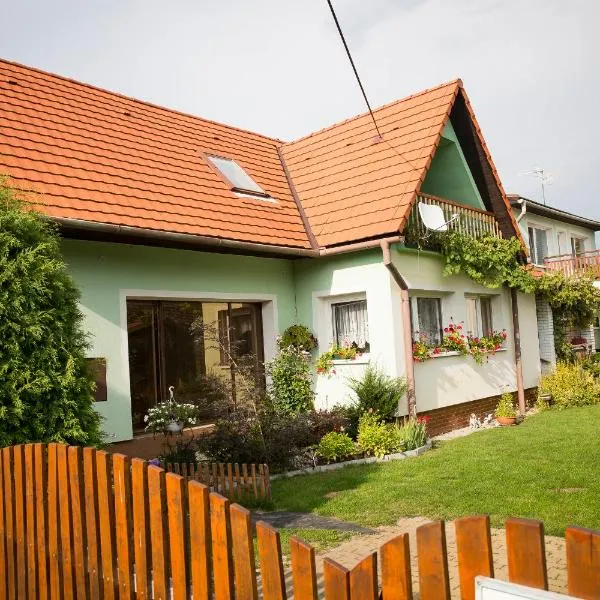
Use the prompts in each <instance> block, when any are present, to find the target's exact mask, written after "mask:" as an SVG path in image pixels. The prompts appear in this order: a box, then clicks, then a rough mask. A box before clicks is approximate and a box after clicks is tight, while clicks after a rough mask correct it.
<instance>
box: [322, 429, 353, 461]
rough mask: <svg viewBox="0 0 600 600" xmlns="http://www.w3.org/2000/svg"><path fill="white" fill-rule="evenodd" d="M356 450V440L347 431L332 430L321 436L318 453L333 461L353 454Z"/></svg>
mask: <svg viewBox="0 0 600 600" xmlns="http://www.w3.org/2000/svg"><path fill="white" fill-rule="evenodd" d="M355 452H356V446H355V445H354V442H353V441H352V439H351V438H350V436H348V434H346V433H338V432H337V431H330V432H329V433H327V434H326V435H324V436H323V437H322V438H321V441H320V442H319V446H318V447H317V455H318V456H320V457H321V458H324V459H325V460H326V461H328V462H331V461H335V460H339V459H340V458H346V457H347V456H352V455H353V454H354V453H355Z"/></svg>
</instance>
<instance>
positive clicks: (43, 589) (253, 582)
mask: <svg viewBox="0 0 600 600" xmlns="http://www.w3.org/2000/svg"><path fill="white" fill-rule="evenodd" d="M0 458H1V460H0V517H1V518H0V527H1V529H0V600H4V599H6V598H9V599H11V600H12V599H14V598H19V599H38V598H39V599H42V600H46V599H48V598H49V599H51V600H54V599H60V600H63V599H64V600H70V599H73V598H77V599H78V600H79V599H82V600H88V599H90V600H91V599H97V598H102V599H103V600H113V599H115V598H119V599H128V600H129V599H132V598H139V599H151V598H154V599H160V600H166V599H170V598H173V600H188V599H190V598H193V600H209V599H212V598H214V599H215V600H257V599H258V597H259V595H260V596H261V597H263V598H265V600H285V599H286V595H287V591H286V577H285V575H286V574H285V572H284V567H283V561H282V554H281V544H280V539H279V534H278V532H277V531H276V530H275V529H273V528H272V527H270V526H269V525H267V524H265V523H260V522H259V523H257V524H256V536H257V542H258V544H257V547H258V573H257V568H256V563H255V556H254V544H253V526H252V523H251V520H250V513H249V511H248V510H246V509H245V508H243V507H241V506H239V505H237V504H230V501H229V500H228V499H227V498H225V497H224V496H222V495H220V494H217V493H215V492H213V493H211V492H209V488H208V487H207V486H205V485H203V484H202V483H200V482H198V481H196V480H193V479H192V480H188V481H186V479H185V478H184V477H182V476H181V475H177V474H176V473H166V472H165V471H164V470H163V469H161V468H160V467H157V466H154V465H148V464H147V463H146V462H144V461H143V460H140V459H135V458H134V459H131V460H130V459H129V458H127V457H126V456H124V455H121V454H109V453H107V452H104V451H100V450H95V449H92V448H79V447H68V446H65V445H60V444H48V445H44V444H28V445H24V446H13V447H8V448H4V449H2V450H1V452H0ZM455 525H456V547H457V555H458V569H459V579H460V595H461V598H462V599H463V600H473V599H474V593H475V590H474V581H475V577H476V576H477V575H486V576H493V573H494V564H493V559H492V549H491V535H490V524H489V519H488V518H487V517H484V516H480V517H466V518H462V519H458V520H457V521H456V522H455ZM506 546H507V557H508V574H509V578H510V580H511V581H513V582H516V583H520V584H524V585H528V586H531V587H535V588H540V589H545V588H547V586H548V577H547V572H546V560H545V553H544V534H543V526H542V524H541V523H540V522H538V521H531V520H524V519H509V520H508V521H507V523H506ZM566 553H567V568H568V578H567V579H568V590H569V593H570V594H571V595H573V596H577V597H579V598H600V533H597V532H593V531H590V530H587V529H580V528H575V527H572V528H569V529H568V530H567V532H566ZM380 556H381V572H380V574H381V595H382V597H383V599H384V600H410V599H411V598H412V579H411V566H410V564H411V563H410V551H409V541H408V535H406V534H404V535H401V536H399V537H397V538H395V539H393V540H391V541H389V542H387V543H386V544H385V545H384V546H383V547H382V548H381V553H380ZM417 563H418V571H419V573H418V580H419V595H420V598H421V600H448V599H449V598H450V586H449V572H448V561H447V552H446V539H445V527H444V523H443V522H441V521H435V522H432V523H429V524H426V525H423V526H421V527H420V528H419V529H418V530H417ZM290 569H291V585H292V586H293V597H294V599H295V600H316V598H317V593H318V592H317V574H316V573H317V571H316V565H315V551H314V549H313V548H311V546H309V545H308V544H305V543H304V542H302V541H301V540H299V539H296V538H292V540H291V567H290ZM323 569H324V573H323V583H324V594H325V598H326V600H378V599H379V597H380V595H379V594H380V587H379V580H378V567H377V554H376V553H373V554H371V555H369V556H367V557H365V558H364V559H363V560H362V561H361V562H359V563H358V564H357V565H356V566H355V567H354V568H353V569H351V570H348V569H346V568H344V567H342V566H341V565H339V564H337V563H335V562H334V561H332V560H328V559H325V560H324V565H323Z"/></svg>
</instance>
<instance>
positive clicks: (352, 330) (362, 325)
mask: <svg viewBox="0 0 600 600" xmlns="http://www.w3.org/2000/svg"><path fill="white" fill-rule="evenodd" d="M331 318H332V323H333V337H334V340H335V342H336V344H338V345H340V346H354V347H356V348H358V349H359V350H360V351H361V352H369V350H370V343H369V320H368V318H367V301H366V299H361V300H348V301H346V302H334V303H332V304H331Z"/></svg>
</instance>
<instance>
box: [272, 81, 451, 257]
mask: <svg viewBox="0 0 600 600" xmlns="http://www.w3.org/2000/svg"><path fill="white" fill-rule="evenodd" d="M460 85H461V83H460V81H453V82H451V83H447V84H444V85H442V86H439V87H437V88H433V89H431V90H426V91H425V92H421V93H420V94H416V95H414V96H410V97H409V98H406V99H404V100H400V101H398V102H394V103H392V104H388V105H386V106H383V107H381V108H378V109H377V110H376V111H375V118H376V120H377V124H378V126H379V130H380V131H381V133H382V135H383V140H378V139H377V136H376V131H375V129H374V126H373V122H372V121H371V117H370V115H369V114H368V113H367V114H364V115H360V116H358V117H355V118H353V119H350V120H347V121H344V122H342V123H339V124H337V125H334V126H332V127H328V128H327V129H323V130H321V131H319V132H317V133H314V134H312V135H310V136H308V137H305V138H302V139H300V140H297V141H295V142H291V143H289V144H285V145H284V146H283V155H284V158H285V160H286V163H287V165H288V168H289V170H290V172H291V175H292V179H293V182H294V185H295V187H296V191H297V193H298V196H299V197H300V201H301V202H302V205H303V206H304V209H305V211H306V214H307V216H308V220H309V222H310V226H311V228H312V230H313V233H314V234H315V236H316V237H317V240H318V242H319V245H320V246H329V245H334V244H343V243H348V242H351V241H354V240H358V239H364V238H368V237H375V236H379V235H385V234H389V233H394V232H398V231H400V230H401V227H402V224H403V223H404V220H405V219H406V216H407V212H408V210H409V209H410V206H411V203H412V201H413V198H414V197H415V194H416V191H417V189H418V186H419V184H420V183H421V181H422V180H423V178H424V175H425V172H426V169H427V167H428V165H429V162H430V160H431V158H432V156H433V153H434V151H435V148H436V146H437V144H438V142H439V137H440V135H441V132H442V129H443V127H444V125H445V124H446V120H447V119H448V115H449V113H450V109H451V108H452V104H453V101H454V98H455V97H456V94H457V93H458V90H459V87H460Z"/></svg>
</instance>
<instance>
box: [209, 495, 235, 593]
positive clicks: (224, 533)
mask: <svg viewBox="0 0 600 600" xmlns="http://www.w3.org/2000/svg"><path fill="white" fill-rule="evenodd" d="M210 532H211V546H212V561H213V582H214V592H215V600H230V599H232V598H233V597H234V588H233V565H232V561H231V556H230V548H231V527H230V523H229V500H227V498H225V497H224V496H221V495H220V494H217V493H214V492H213V493H212V494H211V495H210Z"/></svg>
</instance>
